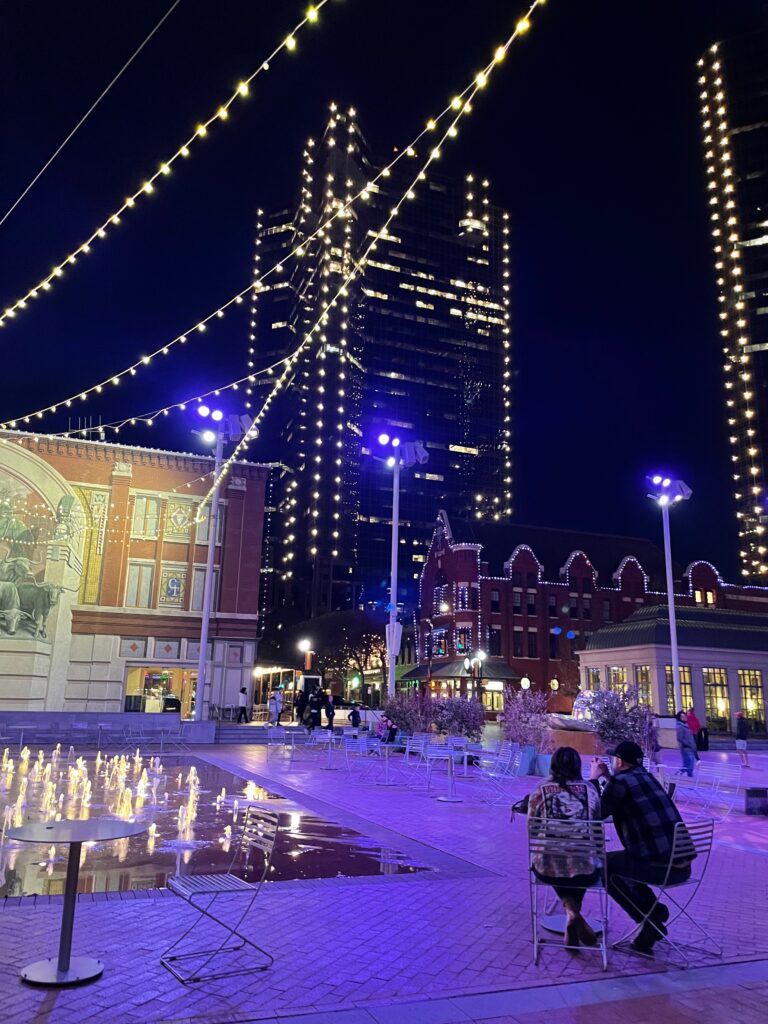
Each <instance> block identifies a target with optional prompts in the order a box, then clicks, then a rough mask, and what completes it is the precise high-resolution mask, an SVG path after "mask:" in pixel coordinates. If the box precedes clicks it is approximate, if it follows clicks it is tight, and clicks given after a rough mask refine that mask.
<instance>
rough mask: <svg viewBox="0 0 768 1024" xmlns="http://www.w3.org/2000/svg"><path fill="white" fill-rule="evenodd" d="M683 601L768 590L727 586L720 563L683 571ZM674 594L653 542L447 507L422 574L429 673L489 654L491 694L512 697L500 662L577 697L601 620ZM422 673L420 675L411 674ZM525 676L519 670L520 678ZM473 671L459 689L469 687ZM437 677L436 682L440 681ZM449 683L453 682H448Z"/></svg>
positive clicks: (759, 600)
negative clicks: (461, 515)
mask: <svg viewBox="0 0 768 1024" xmlns="http://www.w3.org/2000/svg"><path fill="white" fill-rule="evenodd" d="M676 579H677V582H676V586H675V593H676V602H677V603H678V604H680V605H682V606H696V605H698V606H701V607H706V608H720V609H731V610H736V611H747V612H766V613H768V590H766V589H765V588H762V587H752V586H742V585H733V584H730V583H726V582H725V581H724V580H723V579H722V577H721V576H720V574H719V572H718V571H717V569H716V568H715V567H714V566H712V565H711V564H710V563H709V562H693V563H692V564H691V565H689V566H688V568H687V569H685V571H684V572H680V571H679V570H678V571H677V572H676ZM665 602H666V587H665V577H664V554H663V552H662V551H661V549H660V548H657V547H656V546H655V545H654V544H652V543H651V542H650V541H647V540H641V539H637V538H632V537H612V536H604V535H601V534H589V533H576V532H573V531H569V530H553V529H548V528H543V527H533V526H520V525H515V524H501V523H499V524H494V523H480V524H475V523H471V522H469V523H465V522H460V523H452V522H450V521H449V519H448V516H447V515H446V513H445V512H440V514H439V515H438V519H437V525H436V527H435V531H434V534H433V537H432V541H431V544H430V548H429V553H428V555H427V559H426V562H425V565H424V570H423V573H422V577H421V598H420V606H421V607H420V612H419V665H420V670H419V674H420V675H421V677H422V678H424V677H426V676H427V675H432V676H433V679H434V675H435V673H439V672H440V669H441V667H444V666H446V665H447V664H449V663H451V662H458V663H460V664H461V665H462V667H463V659H464V658H465V657H468V656H471V655H472V653H473V652H475V651H477V650H482V651H484V652H486V654H487V655H488V660H487V662H486V669H485V671H484V677H485V679H486V687H485V689H486V692H485V700H486V702H487V703H488V705H489V706H490V707H491V708H492V709H498V708H499V707H500V706H501V692H500V691H501V688H502V687H501V685H497V686H493V685H491V684H493V682H494V679H493V675H494V671H495V670H494V665H495V666H496V667H497V668H498V672H496V674H497V675H498V676H499V679H498V680H496V682H497V683H500V680H501V679H504V678H510V675H509V673H508V672H506V670H505V668H504V667H505V666H508V667H510V668H511V669H512V670H513V672H514V673H516V674H518V675H519V676H521V677H525V676H527V677H528V678H529V679H530V680H531V683H532V685H533V686H534V687H536V688H539V689H546V688H548V687H549V686H550V685H551V684H552V682H553V680H557V684H556V687H557V689H558V690H559V691H561V693H562V694H563V695H564V696H565V695H570V696H573V694H575V693H576V691H577V689H578V686H579V662H578V651H580V650H583V649H584V648H585V647H586V645H587V641H588V640H589V638H590V636H592V634H593V633H595V632H596V631H597V630H598V629H600V627H601V626H604V625H605V624H608V623H615V622H622V621H624V619H626V618H627V617H628V616H629V615H631V614H632V612H634V611H636V610H637V609H638V608H639V607H641V606H643V605H659V604H664V603H665ZM410 675H411V677H412V678H413V677H414V674H413V673H411V674H410ZM513 677H514V676H512V678H513ZM466 683H467V680H466V679H465V678H462V679H457V680H456V681H455V683H454V686H453V689H455V690H460V691H461V692H462V693H464V692H466ZM434 685H435V684H434V682H433V686H434ZM439 685H442V683H441V684H439Z"/></svg>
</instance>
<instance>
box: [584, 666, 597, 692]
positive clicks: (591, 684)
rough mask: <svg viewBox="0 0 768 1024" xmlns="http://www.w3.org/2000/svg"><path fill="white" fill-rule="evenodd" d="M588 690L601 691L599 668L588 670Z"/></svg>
mask: <svg viewBox="0 0 768 1024" xmlns="http://www.w3.org/2000/svg"><path fill="white" fill-rule="evenodd" d="M587 689H588V690H599V689H600V669H599V668H588V669H587Z"/></svg>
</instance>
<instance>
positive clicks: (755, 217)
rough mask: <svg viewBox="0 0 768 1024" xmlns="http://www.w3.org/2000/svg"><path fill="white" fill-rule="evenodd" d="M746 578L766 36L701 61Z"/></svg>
mask: <svg viewBox="0 0 768 1024" xmlns="http://www.w3.org/2000/svg"><path fill="white" fill-rule="evenodd" d="M697 71H698V84H699V96H700V103H701V117H702V128H703V133H704V152H705V164H706V172H707V198H708V202H709V216H710V225H711V229H712V241H713V247H714V256H715V270H716V277H717V287H718V302H719V320H720V335H721V339H722V352H723V370H724V374H725V403H726V416H727V427H728V440H729V442H730V456H731V465H732V474H733V494H734V498H735V503H736V516H737V518H738V527H739V554H740V560H741V572H742V575H743V576H744V577H746V578H748V579H750V580H752V581H757V580H765V577H766V574H768V539H767V537H766V529H767V528H768V507H767V506H766V491H765V482H766V470H767V469H768V467H767V466H766V448H767V447H768V436H766V435H767V434H768V32H756V33H753V34H751V35H748V36H743V37H739V38H735V39H731V40H728V41H726V42H723V43H718V44H715V45H714V46H712V47H710V48H709V50H707V52H706V53H705V54H704V56H703V57H702V58H701V60H700V61H699V62H698V68H697Z"/></svg>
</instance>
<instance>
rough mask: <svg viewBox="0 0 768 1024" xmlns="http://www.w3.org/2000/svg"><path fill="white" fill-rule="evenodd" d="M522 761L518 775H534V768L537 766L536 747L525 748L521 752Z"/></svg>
mask: <svg viewBox="0 0 768 1024" xmlns="http://www.w3.org/2000/svg"><path fill="white" fill-rule="evenodd" d="M520 753H521V755H522V759H521V761H520V768H519V770H518V772H517V774H518V775H533V772H534V767H535V764H536V748H535V747H523V748H522V750H521V751H520Z"/></svg>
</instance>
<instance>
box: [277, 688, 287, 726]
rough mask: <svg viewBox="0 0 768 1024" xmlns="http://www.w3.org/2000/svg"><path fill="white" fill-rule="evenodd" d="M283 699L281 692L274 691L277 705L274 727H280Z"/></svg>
mask: <svg viewBox="0 0 768 1024" xmlns="http://www.w3.org/2000/svg"><path fill="white" fill-rule="evenodd" d="M284 700H285V697H284V695H283V691H282V690H275V704H276V705H277V718H276V721H275V725H280V716H281V715H282V713H283V702H284Z"/></svg>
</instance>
